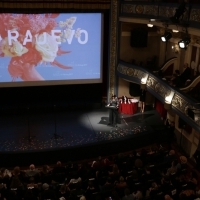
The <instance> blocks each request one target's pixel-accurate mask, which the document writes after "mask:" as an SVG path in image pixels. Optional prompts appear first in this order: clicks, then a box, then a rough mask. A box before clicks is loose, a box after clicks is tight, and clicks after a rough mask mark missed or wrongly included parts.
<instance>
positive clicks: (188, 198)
mask: <svg viewBox="0 0 200 200" xmlns="http://www.w3.org/2000/svg"><path fill="white" fill-rule="evenodd" d="M179 199H180V200H194V199H196V194H195V192H194V190H189V189H187V190H183V191H181V192H180V194H179Z"/></svg>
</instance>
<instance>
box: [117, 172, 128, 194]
mask: <svg viewBox="0 0 200 200" xmlns="http://www.w3.org/2000/svg"><path fill="white" fill-rule="evenodd" d="M126 187H127V183H126V181H125V180H124V177H123V176H120V177H119V181H116V182H115V188H116V191H117V192H118V194H119V196H120V197H122V196H123V194H124V189H125V188H126Z"/></svg>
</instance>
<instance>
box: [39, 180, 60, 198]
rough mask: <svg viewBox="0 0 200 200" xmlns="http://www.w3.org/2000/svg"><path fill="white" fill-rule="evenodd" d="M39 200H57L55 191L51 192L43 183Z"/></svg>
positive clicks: (47, 185)
mask: <svg viewBox="0 0 200 200" xmlns="http://www.w3.org/2000/svg"><path fill="white" fill-rule="evenodd" d="M40 199H41V200H47V199H51V200H57V197H56V194H55V191H54V190H52V189H51V188H50V187H49V184H47V183H44V184H43V185H42V192H41V193H40Z"/></svg>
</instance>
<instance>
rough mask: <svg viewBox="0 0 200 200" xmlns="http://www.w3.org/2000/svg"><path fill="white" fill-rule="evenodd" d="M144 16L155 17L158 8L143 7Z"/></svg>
mask: <svg viewBox="0 0 200 200" xmlns="http://www.w3.org/2000/svg"><path fill="white" fill-rule="evenodd" d="M145 14H147V15H155V16H156V15H157V14H158V6H153V5H152V6H149V5H147V6H145Z"/></svg>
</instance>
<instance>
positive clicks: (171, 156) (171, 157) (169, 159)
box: [163, 149, 176, 167]
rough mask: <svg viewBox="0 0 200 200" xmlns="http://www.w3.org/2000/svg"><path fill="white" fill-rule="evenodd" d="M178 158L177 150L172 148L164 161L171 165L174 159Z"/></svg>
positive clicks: (168, 165)
mask: <svg viewBox="0 0 200 200" xmlns="http://www.w3.org/2000/svg"><path fill="white" fill-rule="evenodd" d="M175 159H176V155H175V151H174V150H173V149H172V150H170V151H169V153H168V154H167V155H166V156H165V157H164V160H163V162H164V163H165V164H166V166H167V167H170V166H171V163H172V161H173V160H175Z"/></svg>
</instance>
